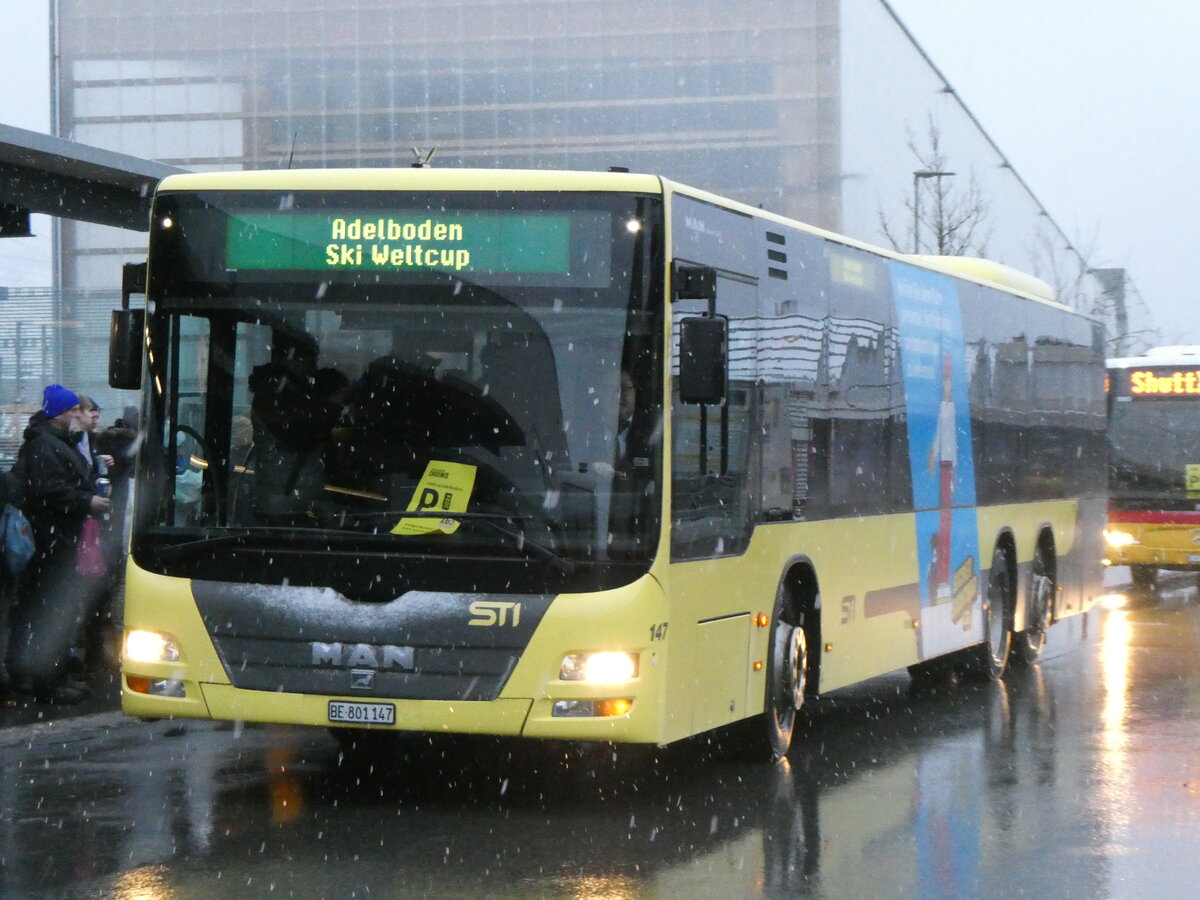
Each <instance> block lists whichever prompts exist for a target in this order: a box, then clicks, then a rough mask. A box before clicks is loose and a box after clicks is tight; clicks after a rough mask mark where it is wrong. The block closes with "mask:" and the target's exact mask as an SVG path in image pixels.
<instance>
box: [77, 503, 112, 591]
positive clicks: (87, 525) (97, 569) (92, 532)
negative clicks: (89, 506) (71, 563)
mask: <svg viewBox="0 0 1200 900" xmlns="http://www.w3.org/2000/svg"><path fill="white" fill-rule="evenodd" d="M106 572H108V564H107V563H106V562H105V561H104V551H103V550H102V549H101V548H100V520H99V519H93V518H90V517H89V518H88V519H87V521H85V522H84V523H83V533H82V534H80V535H79V542H78V543H76V544H75V574H77V575H84V576H86V577H88V578H98V577H99V576H101V575H104V574H105V573H106Z"/></svg>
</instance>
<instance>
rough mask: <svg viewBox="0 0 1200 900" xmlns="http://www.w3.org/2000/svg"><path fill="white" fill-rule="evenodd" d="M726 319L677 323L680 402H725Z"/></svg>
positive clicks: (700, 318) (685, 320)
mask: <svg viewBox="0 0 1200 900" xmlns="http://www.w3.org/2000/svg"><path fill="white" fill-rule="evenodd" d="M726 346H727V345H726V340H725V319H723V318H720V317H717V316H692V317H689V318H687V319H681V320H680V321H679V399H680V400H682V401H683V402H684V403H708V404H711V403H720V402H722V401H723V400H724V399H725V372H726Z"/></svg>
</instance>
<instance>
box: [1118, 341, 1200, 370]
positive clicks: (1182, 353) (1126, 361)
mask: <svg viewBox="0 0 1200 900" xmlns="http://www.w3.org/2000/svg"><path fill="white" fill-rule="evenodd" d="M1134 366H1195V367H1197V368H1200V345H1197V344H1175V345H1173V346H1170V347H1152V348H1151V349H1149V350H1147V351H1146V352H1145V353H1144V354H1142V355H1141V356H1117V357H1113V358H1112V359H1109V360H1108V367H1109V368H1110V369H1129V368H1132V367H1134Z"/></svg>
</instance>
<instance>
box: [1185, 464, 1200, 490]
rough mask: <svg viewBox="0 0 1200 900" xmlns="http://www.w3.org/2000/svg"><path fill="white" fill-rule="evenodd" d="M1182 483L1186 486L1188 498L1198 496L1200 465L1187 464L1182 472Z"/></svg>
mask: <svg viewBox="0 0 1200 900" xmlns="http://www.w3.org/2000/svg"><path fill="white" fill-rule="evenodd" d="M1183 478H1184V482H1185V484H1186V485H1187V493H1188V496H1189V497H1194V496H1195V495H1197V494H1200V465H1197V464H1196V463H1188V464H1187V466H1186V467H1185V471H1184V475H1183Z"/></svg>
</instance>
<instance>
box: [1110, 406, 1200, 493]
mask: <svg viewBox="0 0 1200 900" xmlns="http://www.w3.org/2000/svg"><path fill="white" fill-rule="evenodd" d="M1108 434H1109V496H1110V502H1111V504H1112V505H1113V506H1114V507H1115V508H1118V509H1127V510H1156V509H1157V510H1182V509H1186V510H1191V509H1194V508H1195V506H1196V502H1197V500H1200V487H1197V486H1196V485H1197V484H1198V483H1200V402H1197V401H1195V400H1187V399H1163V400H1160V399H1130V398H1128V397H1117V398H1115V399H1114V402H1113V404H1112V410H1111V413H1110V416H1109V428H1108ZM1189 475H1191V478H1189Z"/></svg>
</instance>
